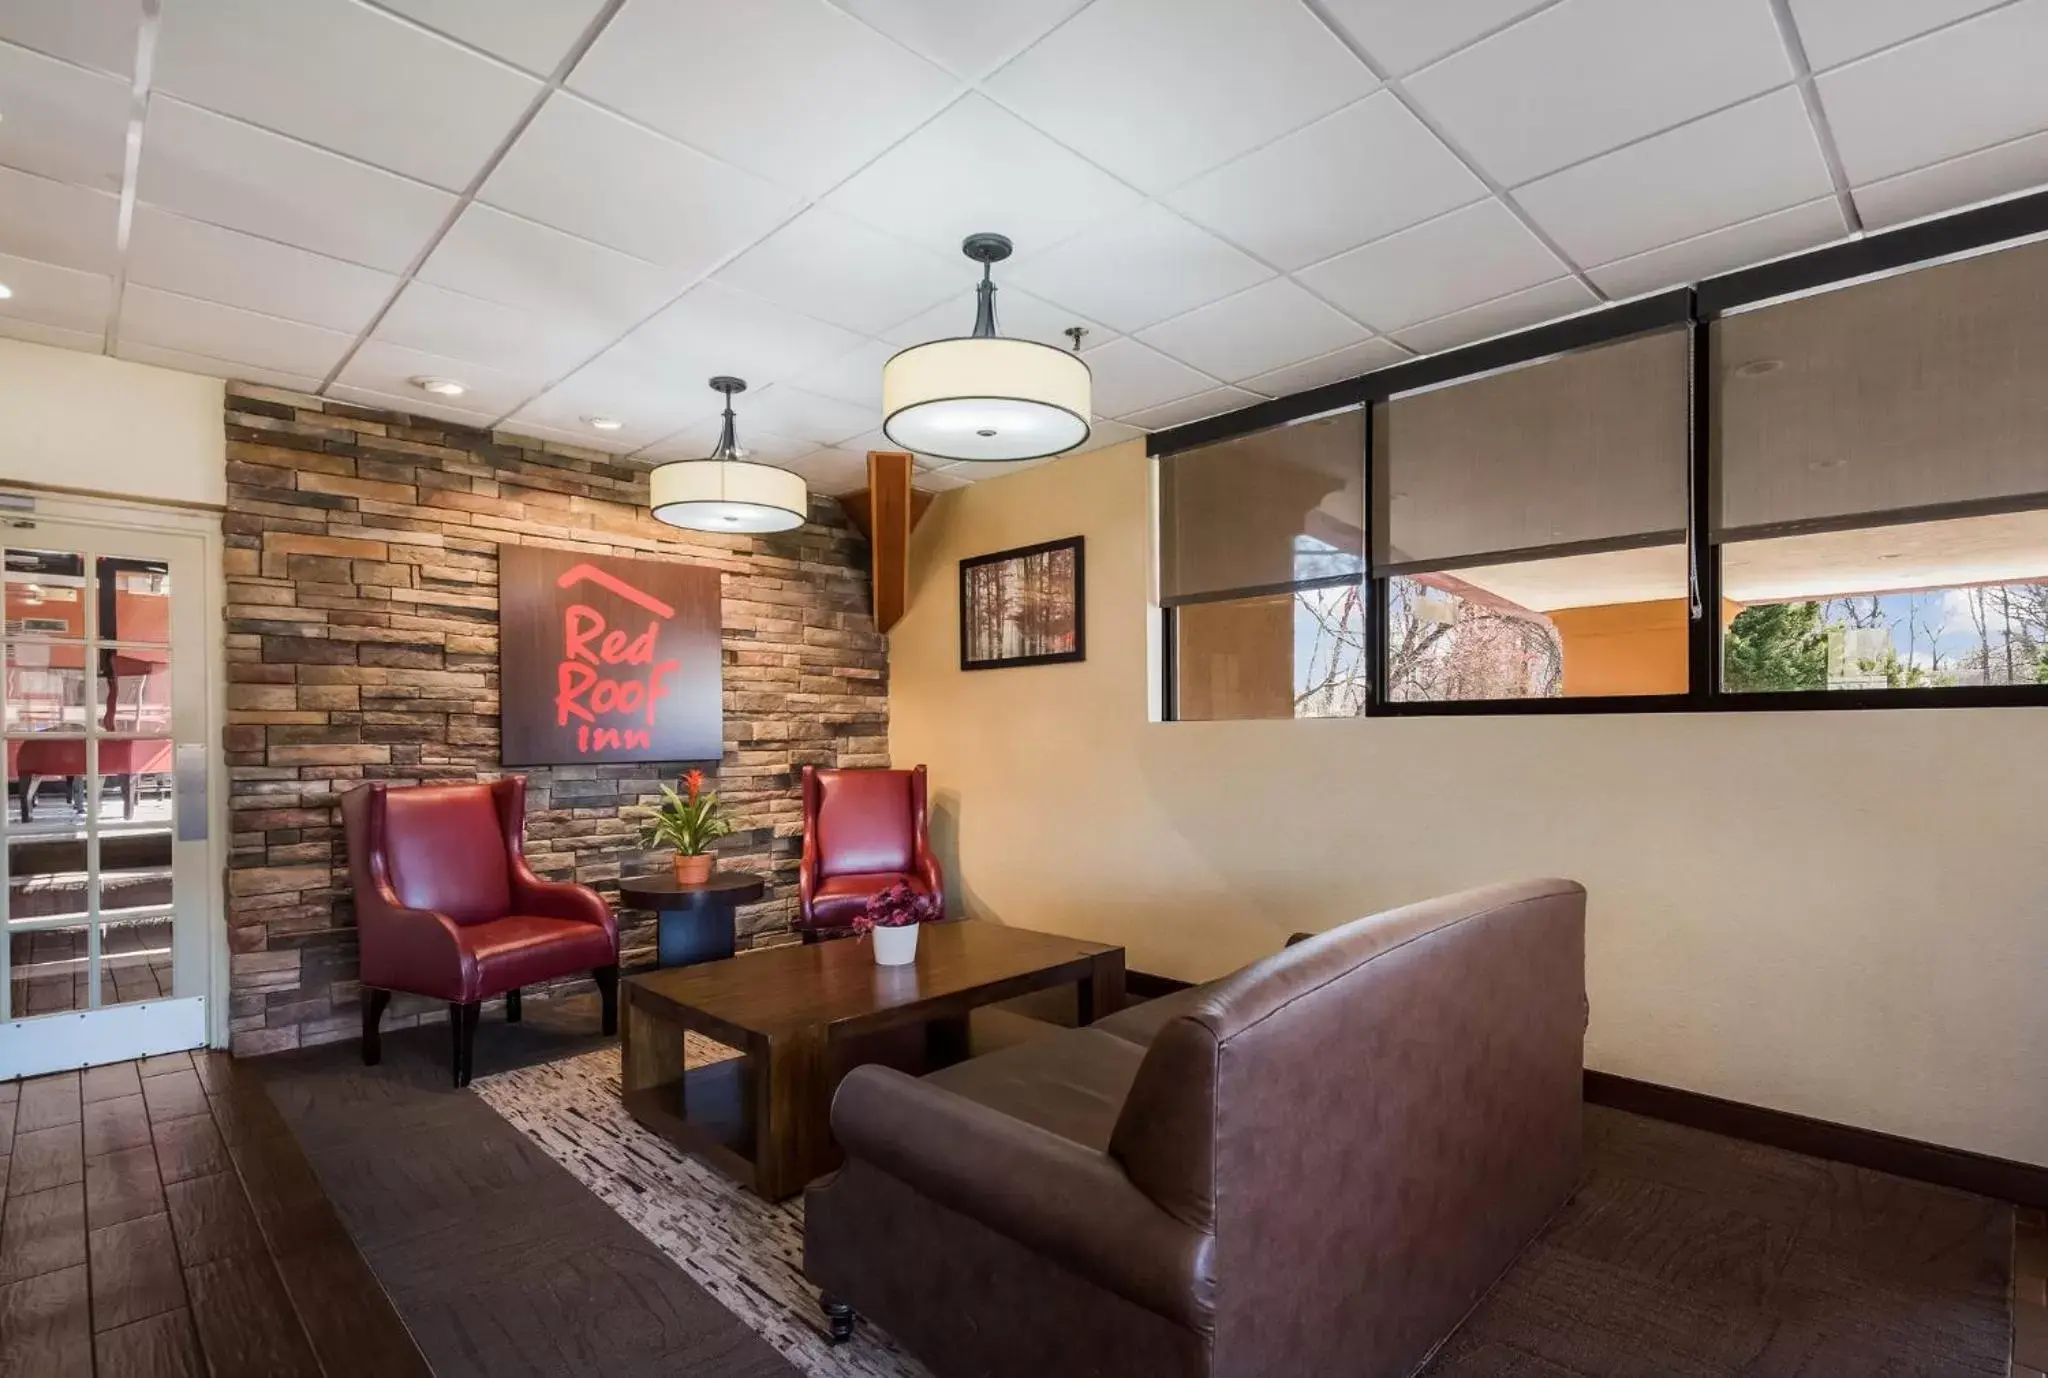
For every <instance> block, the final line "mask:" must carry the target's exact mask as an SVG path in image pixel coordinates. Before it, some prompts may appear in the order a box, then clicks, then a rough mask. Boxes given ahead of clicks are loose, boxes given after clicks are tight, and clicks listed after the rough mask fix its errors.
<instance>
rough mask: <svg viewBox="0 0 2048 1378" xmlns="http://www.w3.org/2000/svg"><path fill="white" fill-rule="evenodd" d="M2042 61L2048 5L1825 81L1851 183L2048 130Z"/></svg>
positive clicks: (1988, 18) (1990, 17) (1999, 16)
mask: <svg viewBox="0 0 2048 1378" xmlns="http://www.w3.org/2000/svg"><path fill="white" fill-rule="evenodd" d="M2044 52H2048V0H2021V3H2019V4H2016V5H2008V6H2007V7H2005V8H2004V9H2000V10H1993V11H1992V12H1991V13H1989V14H1984V15H1979V16H1978V17H1977V18H1975V19H1971V20H1967V21H1965V22H1964V23H1961V24H1957V25H1956V26H1954V27H1953V28H1948V29H1943V30H1942V31H1941V32H1940V33H1937V34H1931V35H1929V36H1928V37H1926V38H1923V39H1921V40H1919V41H1918V42H1916V43H1909V44H1907V45H1905V46H1904V47H1901V48H1893V49H1891V50H1890V51H1888V52H1883V53H1879V54H1878V55H1877V56H1875V57H1870V58H1865V59H1864V60H1863V61H1861V62H1857V63H1852V64H1851V65H1849V66H1847V67H1842V68H1838V69H1837V70H1835V71H1832V72H1828V73H1826V74H1824V75H1823V76H1821V77H1820V78H1819V79H1818V83H1817V84H1818V86H1819V89H1820V99H1821V104H1822V106H1823V107H1825V108H1826V110H1827V114H1828V124H1829V126H1830V127H1831V128H1832V129H1833V130H1834V134H1835V144H1836V147H1837V148H1838V149H1840V151H1841V155H1842V167H1843V170H1844V171H1845V172H1847V173H1848V176H1849V181H1850V184H1851V185H1853V186H1861V185H1863V184H1864V183H1866V182H1875V181H1877V180H1878V179H1880V178H1884V177H1891V176H1894V175H1896V174H1898V173H1901V172H1909V171H1911V170H1913V169H1915V168H1921V167H1926V166H1927V165H1929V164H1930V163H1938V162H1941V161H1942V160H1943V159H1946V158H1952V157H1954V156H1956V155H1957V154H1959V153H1969V152H1972V151H1974V150H1976V149H1979V148H1985V147H1988V146H1990V145H1992V144H1996V143H2003V142H2004V141H2006V140H2008V139H2015V138H2018V137H2020V136H2021V135H2024V134H2036V133H2040V132H2041V131H2042V130H2044V129H2048V82H2044V81H2042V79H2041V55H2042V54H2043V53H2044Z"/></svg>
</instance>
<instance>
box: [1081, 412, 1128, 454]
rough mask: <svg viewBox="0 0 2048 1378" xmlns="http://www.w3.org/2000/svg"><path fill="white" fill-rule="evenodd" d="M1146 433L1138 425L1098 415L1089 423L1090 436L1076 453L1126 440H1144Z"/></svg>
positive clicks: (1121, 442)
mask: <svg viewBox="0 0 2048 1378" xmlns="http://www.w3.org/2000/svg"><path fill="white" fill-rule="evenodd" d="M1144 435H1145V432H1144V431H1143V430H1141V429H1140V428H1139V427H1137V426H1132V425H1128V424H1126V423H1124V422H1122V421H1111V420H1109V419H1108V418H1106V417H1100V416H1098V417H1096V418H1095V419H1094V420H1093V421H1091V422H1090V423H1089V424H1088V438H1087V439H1086V440H1084V441H1082V442H1081V446H1080V448H1079V449H1078V450H1076V451H1075V452H1074V453H1076V454H1086V453H1087V452H1088V451H1090V450H1100V449H1102V448H1103V447H1105V446H1108V445H1121V444H1123V443H1124V442H1125V441H1126V440H1142V439H1143V438H1144Z"/></svg>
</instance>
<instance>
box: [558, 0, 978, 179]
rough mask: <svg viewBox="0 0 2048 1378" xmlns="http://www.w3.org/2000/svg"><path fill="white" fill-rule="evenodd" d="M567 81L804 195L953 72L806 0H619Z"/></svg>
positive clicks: (944, 93) (860, 158) (946, 87)
mask: <svg viewBox="0 0 2048 1378" xmlns="http://www.w3.org/2000/svg"><path fill="white" fill-rule="evenodd" d="M569 85H570V86H571V87H572V88H573V89H575V90H577V91H580V92H582V93H583V94H585V95H587V96H589V97H591V99H593V100H596V101H598V102H599V103H601V104H603V105H606V106H609V107H610V108H611V109H614V110H617V111H620V112H622V113H624V114H626V115H629V116H631V117H632V118H634V119H636V120H639V121H641V122H642V123H643V124H649V125H652V126H654V128H656V129H659V130H661V131H662V132H663V133H665V134H668V135H669V136H671V137H673V138H677V139H681V140H683V141H684V142H685V143H687V144H689V145H690V146H691V147H693V148H698V149H702V150H703V151H704V152H706V153H709V154H711V155H712V156H713V157H716V158H722V159H724V160H725V161H726V162H728V163H732V164H734V165H736V166H738V167H742V168H745V169H746V170H747V171H749V172H753V173H756V174H758V175H760V176H763V177H767V178H769V179H771V180H773V181H776V182H780V183H782V184H783V185H785V186H790V187H794V188H796V189H797V190H799V191H801V192H804V193H806V194H807V195H817V194H818V193H820V192H823V191H824V190H825V189H826V188H828V187H830V186H832V185H833V184H834V183H836V182H838V181H840V180H841V179H842V178H844V177H845V176H846V175H847V174H848V173H850V172H852V171H853V170H854V169H856V168H858V167H859V166H860V165H861V164H863V163H865V162H867V161H868V160H869V159H870V158H873V157H874V156H875V155H876V154H878V153H880V152H881V151H882V150H883V149H885V148H887V147H889V145H891V144H893V143H895V142H896V141H897V140H898V139H900V138H902V137H903V136H904V135H905V134H908V133H909V132H910V131H911V130H912V129H914V128H916V127H917V126H918V125H919V124H921V123H923V122H924V121H925V120H926V119H928V118H929V117H930V116H931V115H933V114H934V113H936V112H937V111H938V110H939V108H940V107H941V106H943V105H944V104H945V103H946V102H947V101H948V100H951V99H952V98H953V96H954V95H956V94H957V93H958V92H959V90H960V83H959V82H958V81H957V80H955V79H954V78H953V77H950V76H948V75H947V74H946V73H944V72H942V71H940V70H939V69H938V68H937V67H934V66H933V65H932V64H930V63H929V62H926V61H925V60H924V59H923V58H920V57H918V56H917V55H915V54H914V53H911V52H909V51H907V50H906V49H904V48H901V47H899V46H898V45H896V44H895V43H892V42H891V41H890V40H888V39H886V38H884V37H882V35H880V34H878V33H876V32H875V31H874V30H873V29H870V28H868V27H867V26H866V25H865V24H862V23H861V22H860V21H859V20H857V19H854V18H853V17H852V16H850V15H847V14H845V13H843V12H842V11H840V10H837V9H834V8H833V7H832V6H830V5H826V4H821V3H819V0H749V2H748V3H747V4H744V5H732V4H721V3H714V0H627V3H626V6H625V8H624V9H622V10H620V11H619V13H618V15H617V17H616V18H614V19H613V20H612V22H611V23H610V24H609V25H607V26H606V28H605V31H604V33H603V34H602V35H600V36H599V38H598V40H597V42H596V43H594V44H592V45H591V48H590V52H589V53H588V54H587V55H585V57H584V59H583V61H582V62H580V63H578V64H577V66H576V71H575V73H574V74H573V75H572V77H571V80H570V82H569Z"/></svg>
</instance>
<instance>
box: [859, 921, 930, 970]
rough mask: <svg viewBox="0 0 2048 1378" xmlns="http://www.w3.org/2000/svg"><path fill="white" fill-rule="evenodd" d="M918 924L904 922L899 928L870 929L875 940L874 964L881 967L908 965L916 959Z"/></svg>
mask: <svg viewBox="0 0 2048 1378" xmlns="http://www.w3.org/2000/svg"><path fill="white" fill-rule="evenodd" d="M920 927H922V925H920V924H914V923H910V924H905V925H904V926H903V927H901V928H876V929H872V930H870V932H871V935H872V936H873V938H874V940H875V965H876V966H882V967H900V966H908V965H909V964H910V963H912V962H914V961H916V960H917V930H918V929H919V928H920Z"/></svg>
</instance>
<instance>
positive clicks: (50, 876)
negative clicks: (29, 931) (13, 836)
mask: <svg viewBox="0 0 2048 1378" xmlns="http://www.w3.org/2000/svg"><path fill="white" fill-rule="evenodd" d="M85 848H86V842H85V834H84V833H83V832H72V833H70V834H69V835H55V836H49V837H33V838H20V839H17V840H15V841H12V842H10V843H8V846H7V917H8V921H9V922H11V923H20V922H23V921H26V920H32V919H53V918H70V917H76V918H78V919H80V920H83V919H84V918H85V915H86V889H85V876H86V867H85V857H86V852H85Z"/></svg>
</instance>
